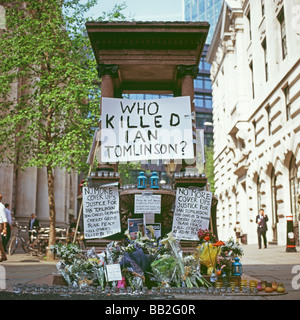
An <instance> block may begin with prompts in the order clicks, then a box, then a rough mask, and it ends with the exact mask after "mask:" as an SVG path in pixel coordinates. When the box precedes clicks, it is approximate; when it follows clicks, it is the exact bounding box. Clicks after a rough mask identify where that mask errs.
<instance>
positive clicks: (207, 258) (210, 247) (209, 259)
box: [195, 242, 221, 274]
mask: <svg viewBox="0 0 300 320" xmlns="http://www.w3.org/2000/svg"><path fill="white" fill-rule="evenodd" d="M220 251H221V247H220V246H216V245H214V244H212V243H209V242H205V243H202V244H201V245H199V246H197V251H196V254H195V256H196V258H197V259H198V261H199V262H200V264H202V265H205V266H206V267H207V274H211V273H212V272H213V271H214V269H215V268H216V264H217V256H218V255H219V254H220Z"/></svg>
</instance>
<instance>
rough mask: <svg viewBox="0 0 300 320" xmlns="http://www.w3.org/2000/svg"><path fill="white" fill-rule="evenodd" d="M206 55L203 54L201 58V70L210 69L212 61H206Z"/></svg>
mask: <svg viewBox="0 0 300 320" xmlns="http://www.w3.org/2000/svg"><path fill="white" fill-rule="evenodd" d="M205 59H206V57H205V56H203V55H202V56H201V58H200V64H199V70H200V71H210V67H211V65H210V63H208V62H206V60H205Z"/></svg>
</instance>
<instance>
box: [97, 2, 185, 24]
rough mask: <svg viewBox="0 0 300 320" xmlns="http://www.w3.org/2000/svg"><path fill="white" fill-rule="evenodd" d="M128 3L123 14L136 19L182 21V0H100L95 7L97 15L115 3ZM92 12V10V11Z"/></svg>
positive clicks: (108, 9) (129, 18)
mask: <svg viewBox="0 0 300 320" xmlns="http://www.w3.org/2000/svg"><path fill="white" fill-rule="evenodd" d="M123 2H125V3H126V4H127V9H126V10H124V11H123V14H124V15H125V16H126V18H128V20H131V19H134V20H135V21H182V20H183V19H182V16H183V10H182V0H99V1H98V4H97V5H96V6H95V7H94V9H93V10H94V11H95V12H96V16H97V15H98V16H100V15H101V13H102V12H103V11H110V10H111V9H112V8H113V6H114V5H115V4H122V3H123ZM91 13H92V12H91Z"/></svg>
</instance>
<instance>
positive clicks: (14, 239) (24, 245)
mask: <svg viewBox="0 0 300 320" xmlns="http://www.w3.org/2000/svg"><path fill="white" fill-rule="evenodd" d="M16 227H17V228H18V231H17V233H16V234H15V235H14V236H13V237H12V238H11V240H10V242H9V246H8V254H9V255H10V256H11V255H13V254H14V252H15V251H16V249H17V247H18V245H19V242H21V245H22V248H23V250H24V251H25V252H26V253H29V251H30V248H29V246H28V243H27V242H26V241H25V239H24V238H23V237H22V235H21V232H27V231H28V230H27V227H26V226H20V225H19V224H18V223H17V222H16Z"/></svg>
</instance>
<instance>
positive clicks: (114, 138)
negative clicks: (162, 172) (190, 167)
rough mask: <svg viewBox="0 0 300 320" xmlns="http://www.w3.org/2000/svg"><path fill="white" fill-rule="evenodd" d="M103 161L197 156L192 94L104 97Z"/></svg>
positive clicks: (191, 157) (190, 157)
mask: <svg viewBox="0 0 300 320" xmlns="http://www.w3.org/2000/svg"><path fill="white" fill-rule="evenodd" d="M101 107H102V122H101V161H102V162H109V163H114V162H123V161H125V162H126V161H142V160H159V159H193V158H194V148H193V133H192V117H191V102H190V97H176V98H165V99H153V100H130V99H114V98H105V97H103V98H102V106H101Z"/></svg>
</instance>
